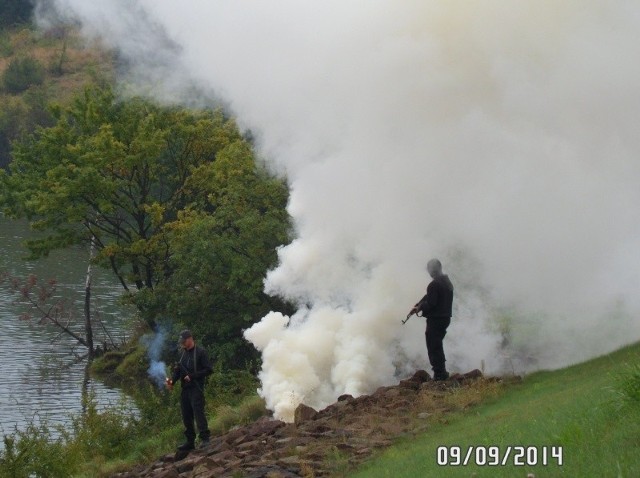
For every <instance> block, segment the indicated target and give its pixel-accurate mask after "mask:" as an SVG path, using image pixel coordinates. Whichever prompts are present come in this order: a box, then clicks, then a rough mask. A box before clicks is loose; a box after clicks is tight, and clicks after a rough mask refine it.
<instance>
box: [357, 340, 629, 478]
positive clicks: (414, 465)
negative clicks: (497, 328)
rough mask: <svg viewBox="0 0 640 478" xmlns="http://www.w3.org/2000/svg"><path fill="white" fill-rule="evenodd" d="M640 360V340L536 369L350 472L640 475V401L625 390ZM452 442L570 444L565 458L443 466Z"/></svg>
mask: <svg viewBox="0 0 640 478" xmlns="http://www.w3.org/2000/svg"><path fill="white" fill-rule="evenodd" d="M639 362H640V344H636V345H633V346H630V347H626V348H624V349H621V350H619V351H617V352H614V353H612V354H611V355H607V356H604V357H600V358H597V359H594V360H591V361H589V362H586V363H583V364H580V365H575V366H572V367H569V368H566V369H562V370H558V371H553V372H539V373H535V374H532V375H530V376H528V377H526V379H525V380H524V381H523V382H522V383H521V384H517V385H512V386H509V387H507V389H506V390H505V391H504V393H502V394H501V395H500V396H499V397H497V398H494V399H492V400H490V401H488V402H485V403H483V404H481V405H479V406H477V407H474V408H472V409H470V410H468V411H466V412H462V413H458V414H455V415H453V416H450V417H449V418H448V422H447V423H437V422H436V423H434V424H433V426H432V428H431V429H429V431H427V432H425V433H424V434H421V435H419V436H417V437H415V438H412V439H411V440H404V441H401V442H399V443H397V444H396V445H394V446H393V447H391V448H389V449H387V450H385V451H384V452H382V453H381V455H379V456H378V457H377V458H375V459H374V460H372V461H370V462H368V463H367V464H365V465H364V466H363V467H362V468H361V469H360V470H358V471H356V472H355V473H353V474H351V475H350V476H353V477H367V478H371V477H373V478H375V477H394V478H402V477H411V478H413V477H471V476H473V477H526V476H527V474H528V473H533V474H534V475H535V477H536V478H540V477H554V476H567V477H616V478H618V477H619V478H623V477H624V478H626V477H637V476H640V403H639V402H637V401H636V402H635V403H633V400H631V401H630V400H628V396H629V393H628V391H625V390H628V388H629V380H635V379H634V378H633V377H635V373H637V370H638V368H637V367H638V365H637V364H638V363H639ZM629 377H632V378H631V379H630V378H629ZM625 397H626V398H625ZM451 445H458V446H460V447H461V448H462V450H465V451H466V450H467V449H468V447H469V446H478V445H484V446H499V447H501V448H503V449H504V448H505V447H506V446H508V445H516V446H518V445H520V446H537V447H542V446H562V447H563V458H564V464H563V466H561V467H560V466H557V465H556V462H555V460H550V464H549V465H548V466H546V467H543V466H536V467H531V466H521V467H514V466H504V467H503V466H491V467H489V466H484V467H478V466H474V465H469V466H458V467H453V466H447V467H442V466H438V465H437V460H436V453H437V448H438V447H439V446H451Z"/></svg>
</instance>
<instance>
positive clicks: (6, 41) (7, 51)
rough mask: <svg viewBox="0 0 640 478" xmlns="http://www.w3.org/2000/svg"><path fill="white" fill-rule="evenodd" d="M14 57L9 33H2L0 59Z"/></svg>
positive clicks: (0, 37) (0, 34) (0, 36)
mask: <svg viewBox="0 0 640 478" xmlns="http://www.w3.org/2000/svg"><path fill="white" fill-rule="evenodd" d="M11 55H13V44H12V43H11V37H10V36H9V35H8V34H7V33H1V32H0V57H2V58H6V57H8V56H11Z"/></svg>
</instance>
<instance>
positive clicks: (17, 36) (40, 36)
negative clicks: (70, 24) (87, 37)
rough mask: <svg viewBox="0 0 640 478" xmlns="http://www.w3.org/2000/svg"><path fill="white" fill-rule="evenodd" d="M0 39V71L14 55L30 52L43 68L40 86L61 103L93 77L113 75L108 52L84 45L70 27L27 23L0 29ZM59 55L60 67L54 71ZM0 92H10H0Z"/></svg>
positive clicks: (93, 78) (96, 46)
mask: <svg viewBox="0 0 640 478" xmlns="http://www.w3.org/2000/svg"><path fill="white" fill-rule="evenodd" d="M65 37H66V48H64V43H65ZM0 43H1V44H2V48H0V75H1V74H2V73H3V72H4V70H5V69H6V67H7V66H8V65H9V63H10V62H11V61H12V60H13V59H14V58H18V57H23V56H31V57H33V58H35V59H37V60H38V61H39V62H40V63H41V64H42V65H43V66H44V68H45V85H44V86H45V88H46V90H47V92H48V93H49V95H50V98H51V99H54V100H55V101H58V102H61V103H65V102H66V101H68V99H69V98H70V97H71V96H73V95H74V94H76V93H78V92H80V91H82V87H83V86H84V85H87V84H89V83H93V82H95V81H96V79H97V78H100V79H104V78H112V77H113V59H112V57H111V53H109V52H108V51H107V50H106V49H102V48H100V47H99V45H90V46H86V42H85V41H84V40H83V39H82V38H81V37H80V36H79V33H78V32H77V31H75V30H72V29H69V30H68V31H67V32H66V35H62V34H60V33H57V34H54V33H51V32H41V31H36V30H34V29H33V28H31V27H30V26H28V25H25V26H18V27H16V28H13V29H5V30H1V29H0ZM63 50H64V53H63ZM61 56H62V57H63V59H62V63H61V66H62V71H61V72H55V73H54V69H55V67H56V66H58V65H60V59H61ZM0 96H10V95H6V94H4V93H2V92H0ZM18 96H21V95H18Z"/></svg>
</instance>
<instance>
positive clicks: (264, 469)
mask: <svg viewBox="0 0 640 478" xmlns="http://www.w3.org/2000/svg"><path fill="white" fill-rule="evenodd" d="M481 380H486V379H484V378H483V377H482V373H481V372H480V371H479V370H474V371H472V372H469V373H467V374H464V375H460V374H457V375H454V376H452V377H451V378H450V379H449V380H447V381H444V382H434V381H433V380H431V377H430V376H429V374H428V373H427V372H425V371H424V370H419V371H417V372H416V373H415V374H414V375H413V376H412V377H410V378H408V379H406V380H402V381H401V382H400V383H399V384H398V385H397V386H392V387H380V388H379V389H378V390H376V391H375V392H374V393H373V394H371V395H362V396H360V397H357V398H354V397H352V396H351V395H342V396H340V397H339V398H338V401H337V402H336V403H334V404H333V405H331V406H329V407H327V408H325V409H324V410H320V411H316V410H314V409H313V408H311V407H308V406H306V405H303V404H301V405H299V406H298V408H297V409H296V412H295V423H292V424H286V423H284V422H281V421H278V420H273V419H270V418H267V417H264V418H261V419H260V420H258V421H256V422H254V423H252V424H250V425H247V426H245V427H241V428H237V429H234V430H231V431H230V432H228V433H226V434H224V435H221V436H218V437H215V438H213V439H212V440H211V444H210V445H209V446H208V447H207V448H206V449H203V450H196V451H193V452H191V453H190V454H188V455H187V456H180V455H177V454H176V455H173V454H171V455H166V456H164V457H163V458H161V459H160V460H158V461H156V462H155V463H152V464H151V465H149V466H146V467H139V468H137V469H134V470H131V471H129V472H125V473H120V474H117V475H114V476H117V477H120V478H139V477H151V476H152V477H155V478H183V477H194V478H195V477H197V478H209V477H216V478H224V477H235V476H243V477H245V478H262V477H265V478H293V477H318V476H326V475H329V474H332V473H335V472H336V471H338V470H339V469H344V467H345V466H353V465H356V464H358V463H360V462H362V461H364V460H365V459H367V458H368V457H369V456H370V455H371V454H373V453H375V451H376V450H378V449H381V448H384V447H386V446H389V445H390V444H391V443H392V440H393V439H394V438H397V437H401V436H406V435H407V434H410V433H418V432H423V431H424V430H425V429H427V428H428V427H429V420H430V417H431V416H432V415H433V414H434V413H437V412H438V408H439V407H440V408H441V409H442V408H443V407H445V408H446V404H445V403H444V401H443V400H442V399H443V397H444V396H445V395H446V394H447V393H450V389H452V388H458V387H461V386H465V384H466V383H469V382H477V381H481Z"/></svg>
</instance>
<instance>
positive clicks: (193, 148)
mask: <svg viewBox="0 0 640 478" xmlns="http://www.w3.org/2000/svg"><path fill="white" fill-rule="evenodd" d="M54 116H55V117H56V121H57V122H56V124H55V125H53V126H51V127H48V128H40V129H39V130H38V131H37V132H36V133H35V134H33V135H31V136H29V137H28V138H27V139H25V140H24V141H22V142H19V143H17V144H16V146H15V148H14V152H13V161H12V162H11V164H10V168H9V172H8V173H4V174H2V173H0V187H1V188H2V189H0V205H3V206H4V209H5V212H6V213H7V214H9V215H11V216H13V217H27V218H28V219H29V220H30V221H31V224H32V226H33V227H34V228H35V229H36V230H39V231H43V232H44V235H42V236H41V237H39V238H37V239H32V240H30V241H28V242H27V246H28V248H29V250H30V251H31V254H32V256H33V257H39V256H43V255H46V254H48V253H49V252H50V251H51V250H53V249H56V248H64V247H68V246H71V245H74V244H85V245H87V246H88V244H89V243H90V241H92V240H93V243H94V245H95V249H96V255H95V259H94V260H95V262H96V263H98V264H101V265H104V266H107V267H110V268H111V269H112V271H113V272H114V274H115V275H116V277H118V279H119V281H120V283H121V284H122V286H123V288H124V289H125V290H126V291H127V292H128V293H129V296H130V298H131V300H132V301H133V302H134V303H135V304H136V305H137V306H138V309H139V310H140V312H141V314H142V317H143V318H144V319H145V320H146V321H147V322H148V323H149V324H151V325H153V324H155V322H156V320H157V319H158V318H160V317H169V318H172V319H177V320H178V321H179V322H180V323H181V324H184V325H186V326H190V327H193V328H194V329H195V330H196V331H197V332H198V333H199V334H200V335H201V336H202V337H203V338H205V340H206V342H208V343H209V344H212V345H216V346H217V347H215V348H216V350H217V353H218V355H220V356H225V357H228V358H229V359H230V360H228V362H229V363H230V364H231V363H233V364H240V363H241V362H242V363H244V362H246V360H248V359H250V358H251V357H253V355H252V352H251V351H250V349H249V348H248V347H247V346H246V345H245V344H244V341H242V339H241V332H242V328H243V327H246V326H247V325H249V324H250V323H251V322H253V321H254V320H255V319H257V318H259V317H260V315H261V314H263V313H264V312H266V310H267V309H268V308H269V307H272V306H282V307H284V305H283V304H279V303H277V302H274V300H273V299H271V298H269V297H267V296H265V295H264V294H263V292H262V280H263V277H264V275H265V273H266V271H267V270H268V269H269V268H270V267H273V265H274V264H275V261H276V254H275V248H276V247H277V246H279V245H281V244H284V243H286V242H287V239H288V231H289V218H288V215H287V213H286V210H285V206H286V202H287V188H286V184H285V183H284V181H282V180H279V179H276V178H274V177H272V176H271V175H269V174H268V173H267V172H266V171H265V170H264V168H261V167H260V166H259V165H258V164H257V163H256V159H255V157H254V153H253V151H252V148H251V146H250V144H249V143H248V142H247V141H246V140H245V139H244V138H243V137H242V136H241V134H240V133H239V131H238V129H237V127H236V125H235V123H234V122H233V121H231V120H229V119H227V118H226V117H225V116H224V115H223V114H222V113H221V112H219V111H216V112H213V111H197V112H196V111H190V110H185V109H182V108H167V107H160V106H158V105H154V104H152V103H150V102H148V101H145V100H143V99H131V100H127V101H118V100H117V99H116V98H115V96H114V94H113V92H112V91H111V90H109V89H88V90H86V91H85V94H84V95H82V96H80V97H78V98H77V99H76V100H75V101H74V102H73V104H72V106H71V107H69V108H68V109H67V110H64V111H62V110H60V109H54ZM241 349H242V350H241ZM232 357H235V358H234V360H231V358H232ZM238 357H240V358H239V359H238V360H236V359H237V358H238Z"/></svg>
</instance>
